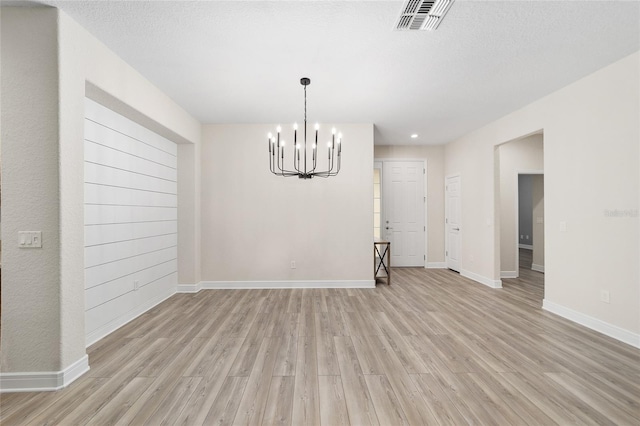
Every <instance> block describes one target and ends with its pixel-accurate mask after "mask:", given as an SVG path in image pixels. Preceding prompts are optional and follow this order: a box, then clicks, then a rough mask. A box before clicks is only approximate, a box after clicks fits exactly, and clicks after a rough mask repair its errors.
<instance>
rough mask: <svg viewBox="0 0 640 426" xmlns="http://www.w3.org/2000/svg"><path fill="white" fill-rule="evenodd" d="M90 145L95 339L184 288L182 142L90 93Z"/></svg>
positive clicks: (90, 315) (89, 285)
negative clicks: (180, 266)
mask: <svg viewBox="0 0 640 426" xmlns="http://www.w3.org/2000/svg"><path fill="white" fill-rule="evenodd" d="M84 152H85V166H84V167H85V168H84V181H85V184H84V188H85V193H84V202H85V214H84V218H85V219H84V223H85V232H84V241H85V249H84V252H85V332H86V341H87V345H89V344H91V343H93V342H95V341H97V340H99V339H100V338H102V337H104V336H105V335H107V334H109V333H110V332H112V331H113V330H115V329H117V328H118V327H120V326H122V325H123V324H125V323H127V322H129V321H130V320H132V319H133V318H135V317H136V316H138V315H140V314H142V313H143V312H145V311H146V310H147V309H149V308H151V307H152V306H154V305H155V304H157V303H159V302H160V301H162V300H164V299H165V298H167V297H168V296H170V295H171V294H173V293H174V292H175V290H176V287H177V276H178V274H177V257H178V256H177V244H178V226H177V214H178V213H177V205H178V204H177V147H176V144H175V143H173V142H171V141H169V140H167V139H165V138H163V137H162V136H159V135H157V134H156V133H153V132H152V131H150V130H148V129H146V128H144V127H142V126H140V125H138V124H137V123H134V122H133V121H131V120H129V119H127V118H125V117H123V116H121V115H119V114H117V113H115V112H113V111H111V110H109V109H107V108H105V107H104V106H102V105H100V104H98V103H96V102H94V101H92V100H90V99H86V101H85V141H84ZM136 281H137V282H138V290H134V287H135V284H134V283H135V282H136Z"/></svg>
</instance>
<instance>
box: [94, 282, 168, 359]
mask: <svg viewBox="0 0 640 426" xmlns="http://www.w3.org/2000/svg"><path fill="white" fill-rule="evenodd" d="M174 294H176V290H175V288H174V289H172V290H170V291H169V292H167V293H165V294H162V295H160V296H158V297H156V298H153V299H151V300H149V301H147V302H146V303H143V304H142V305H138V306H136V307H135V308H134V309H132V310H130V311H129V312H127V313H126V314H124V315H122V316H120V317H118V318H116V319H114V320H113V321H110V322H108V323H107V324H105V325H103V326H101V327H99V328H97V329H95V330H94V331H92V332H91V333H89V334H87V336H86V337H85V344H86V345H87V347H89V346H91V345H93V344H94V343H95V342H97V341H98V340H100V339H102V338H103V337H105V336H107V335H108V334H111V333H113V332H114V331H116V330H117V329H119V328H120V327H122V326H123V325H125V324H126V323H128V322H131V321H132V320H134V319H136V318H138V317H139V316H140V315H142V314H144V313H145V312H147V311H148V310H149V309H151V308H153V307H154V306H156V305H158V304H160V303H162V302H164V301H165V300H167V299H168V298H170V297H171V296H173V295H174Z"/></svg>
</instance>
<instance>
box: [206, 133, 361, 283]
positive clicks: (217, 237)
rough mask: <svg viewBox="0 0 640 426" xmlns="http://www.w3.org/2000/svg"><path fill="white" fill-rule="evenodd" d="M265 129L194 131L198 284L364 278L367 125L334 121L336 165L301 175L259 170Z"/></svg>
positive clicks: (264, 164) (265, 165)
mask: <svg viewBox="0 0 640 426" xmlns="http://www.w3.org/2000/svg"><path fill="white" fill-rule="evenodd" d="M275 127H276V125H266V124H264V125H263V124H256V125H206V126H204V128H203V142H202V279H203V281H205V282H206V281H214V282H223V283H231V284H232V285H233V284H234V283H237V282H242V281H258V282H265V281H273V282H284V283H285V284H283V285H287V283H292V282H300V281H318V280H320V281H324V280H328V281H339V282H340V283H339V284H338V285H349V283H348V281H363V280H364V281H367V282H368V284H373V281H372V280H373V270H372V241H373V202H372V200H373V125H371V124H341V125H340V126H337V127H339V128H340V131H341V132H342V133H343V134H344V142H343V149H342V155H343V160H342V170H341V171H340V174H339V175H338V176H336V177H332V178H328V179H323V178H313V179H311V180H303V179H298V178H297V177H295V178H294V177H292V178H283V177H279V176H274V175H272V174H271V173H270V172H269V162H268V159H269V157H268V150H267V142H266V135H267V133H268V132H269V131H273V130H274V129H275ZM323 127H326V126H323ZM285 139H287V138H285ZM287 140H288V139H287ZM289 146H290V145H289ZM321 152H323V153H324V151H321ZM288 154H289V153H288ZM289 155H290V154H289ZM319 158H320V160H321V161H320V162H319V168H320V167H323V166H324V164H325V162H324V161H322V160H324V155H322V156H320V157H319ZM291 261H295V262H296V269H291V267H290V262H291ZM352 284H353V283H352Z"/></svg>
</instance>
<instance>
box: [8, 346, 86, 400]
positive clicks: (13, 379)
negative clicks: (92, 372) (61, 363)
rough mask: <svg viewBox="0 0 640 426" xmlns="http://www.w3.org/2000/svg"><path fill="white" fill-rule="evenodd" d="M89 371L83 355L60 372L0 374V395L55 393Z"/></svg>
mask: <svg viewBox="0 0 640 426" xmlns="http://www.w3.org/2000/svg"><path fill="white" fill-rule="evenodd" d="M87 371H89V356H88V355H85V356H83V357H82V358H80V359H79V360H77V361H76V362H74V363H73V364H71V365H70V366H69V367H67V368H65V369H64V370H62V371H44V372H27V373H0V393H5V392H43V391H56V390H59V389H62V388H64V387H67V386H69V385H70V384H71V383H72V382H73V381H74V380H76V379H77V378H78V377H80V376H82V375H83V374H84V373H86V372H87Z"/></svg>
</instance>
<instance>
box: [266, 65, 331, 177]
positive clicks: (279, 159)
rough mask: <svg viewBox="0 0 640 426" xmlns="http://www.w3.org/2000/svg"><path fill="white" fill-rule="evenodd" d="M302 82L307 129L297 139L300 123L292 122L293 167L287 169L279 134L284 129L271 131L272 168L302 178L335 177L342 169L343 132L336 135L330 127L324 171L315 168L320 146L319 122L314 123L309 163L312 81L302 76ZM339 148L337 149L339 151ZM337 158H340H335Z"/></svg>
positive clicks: (272, 171) (270, 161) (278, 128)
mask: <svg viewBox="0 0 640 426" xmlns="http://www.w3.org/2000/svg"><path fill="white" fill-rule="evenodd" d="M300 84H302V86H304V131H303V138H302V139H303V141H302V142H298V124H297V123H295V124H294V125H293V144H292V150H291V151H292V157H293V170H289V169H287V168H285V141H284V139H282V138H281V137H280V133H281V132H282V128H281V127H280V126H278V127H277V128H276V135H275V136H273V135H272V134H271V133H269V135H268V136H267V137H268V140H267V142H268V144H269V170H271V173H273V174H274V175H277V176H284V177H291V176H298V177H299V178H300V179H311V178H312V177H314V176H317V177H323V178H328V177H330V176H336V175H337V174H338V172H340V158H341V153H342V133H338V135H336V129H335V128H333V129H331V140H330V141H328V142H327V155H326V156H327V168H326V170H324V171H316V167H317V165H318V156H319V155H320V153H319V147H318V130H319V129H320V125H319V124H318V123H316V125H315V131H316V134H315V141H314V142H313V145H312V148H311V160H310V161H309V165H308V166H307V159H308V155H307V86H308V85H309V84H311V80H310V79H308V78H306V77H304V78H301V79H300ZM336 151H337V152H336ZM336 157H337V158H336Z"/></svg>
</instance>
